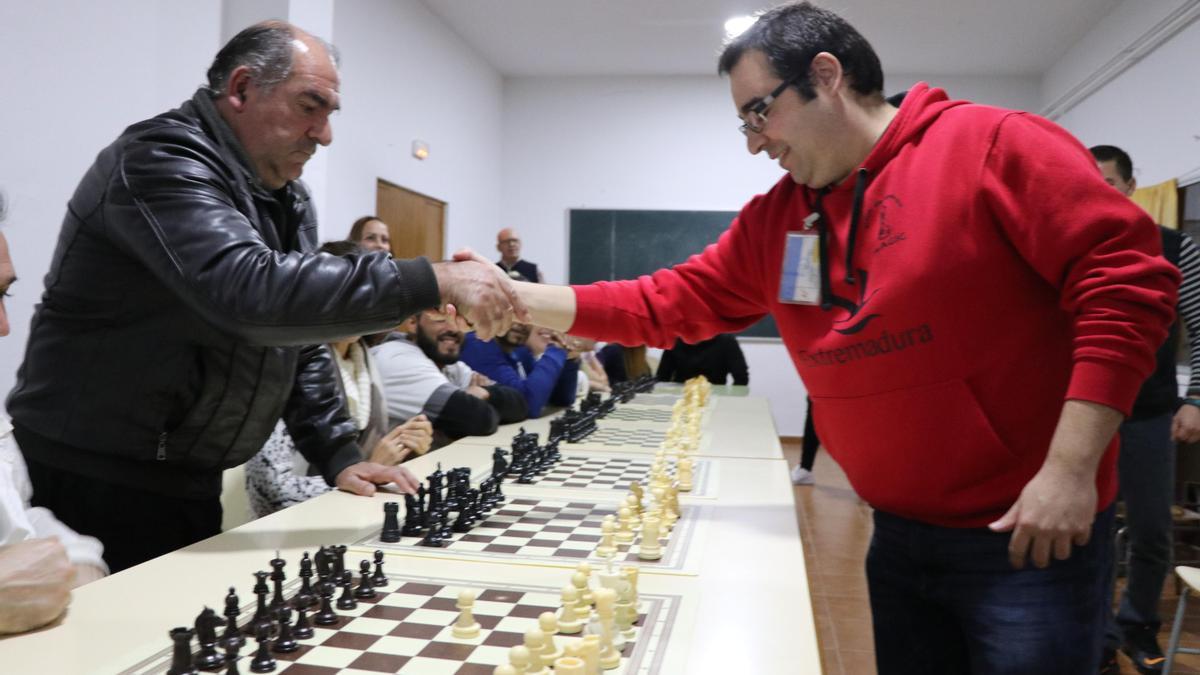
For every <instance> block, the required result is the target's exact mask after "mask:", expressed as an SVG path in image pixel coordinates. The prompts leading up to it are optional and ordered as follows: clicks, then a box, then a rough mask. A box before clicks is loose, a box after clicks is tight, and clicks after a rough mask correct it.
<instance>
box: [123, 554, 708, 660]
mask: <svg viewBox="0 0 1200 675" xmlns="http://www.w3.org/2000/svg"><path fill="white" fill-rule="evenodd" d="M388 582H389V583H388V584H387V585H386V586H383V587H380V588H377V589H376V593H377V595H376V597H375V598H373V599H367V600H359V601H358V606H357V607H356V608H354V609H349V610H346V609H339V610H336V612H337V614H338V622H337V624H335V625H332V626H314V627H313V628H314V633H315V634H314V635H313V637H312V638H310V639H308V640H301V641H300V645H301V646H300V649H299V650H298V651H295V652H292V653H291V654H274V653H273V654H272V656H274V657H275V659H276V661H277V662H278V666H277V668H276V670H275V671H273V672H276V673H286V674H287V675H334V674H335V673H350V674H354V675H365V674H367V673H381V672H382V673H405V674H409V673H414V674H417V675H491V673H492V671H493V670H494V669H495V667H496V666H497V665H500V664H502V663H508V650H509V648H510V647H513V646H516V645H519V644H524V637H525V631H527V630H529V629H530V628H537V627H538V622H537V619H538V616H539V615H541V613H542V612H548V611H556V610H558V609H559V607H560V606H561V602H560V597H561V596H560V588H554V587H543V586H528V585H519V584H504V585H498V584H491V585H489V584H486V583H479V582H472V581H462V580H455V579H441V578H432V577H420V576H414V575H395V574H389V575H388ZM639 585H642V584H639ZM286 588H287V589H288V592H289V593H294V592H295V591H296V590H297V589H298V588H299V582H298V581H297V580H294V579H293V580H292V582H291V583H289V584H287V585H286ZM465 588H469V589H473V590H475V592H476V600H475V607H474V616H475V620H476V621H477V622H479V624H480V626H481V630H480V634H479V636H478V637H475V638H472V639H469V640H465V639H461V638H456V637H454V636H453V635H452V634H451V627H452V626H453V624H454V621H455V619H457V618H458V609H457V608H456V607H455V602H456V600H457V598H458V593H459V591H460V590H462V589H465ZM681 599H682V598H681V597H680V596H677V595H665V594H649V593H645V592H641V593H639V610H640V611H639V613H638V621H637V623H636V625H635V627H634V635H633V637H632V638H631V639H629V640H628V641H627V642H626V644H625V647H624V649H623V650H622V652H621V665H620V667H619V668H618V669H616V670H611V671H605V672H606V673H622V674H630V675H633V674H637V675H642V674H646V675H649V674H651V673H659V672H667V671H665V670H663V668H664V662H665V659H666V654H667V646H668V643H669V642H671V641H673V640H674V641H676V642H683V643H685V644H686V636H681V635H680V633H682V632H683V631H680V630H676V629H677V628H678V627H680V626H686V622H684V623H683V624H681V623H680V621H681V620H682V619H684V618H685V617H684V616H683V615H682V614H681V613H680V602H681ZM242 612H243V616H242V620H243V621H245V622H248V621H249V620H250V618H251V617H252V616H253V614H254V603H250V604H248V605H246V606H245V607H243V608H242ZM582 635H583V634H582V633H580V634H577V635H564V634H561V633H560V634H558V635H556V636H555V637H554V641H555V644H556V645H557V646H558V648H559V649H561V648H563V647H564V646H565V645H567V644H571V643H577V642H580V641H581V639H582ZM163 641H164V642H169V641H168V640H167V631H166V630H163ZM193 644H194V643H193ZM255 647H256V644H255V642H254V640H253V639H251V640H250V641H249V642H248V644H247V645H246V646H245V647H243V648H242V651H241V657H242V658H241V659H240V660H239V662H238V667H239V670H240V671H241V672H243V673H249V672H250V659H251V658H252V656H253V654H254V649H255ZM170 665H171V648H170V647H169V646H168V647H167V648H165V649H163V650H162V651H160V652H158V653H156V654H154V655H153V656H151V657H149V658H146V659H144V660H143V661H141V662H139V663H137V664H135V665H134V666H133V667H131V668H129V669H127V670H124V671H121V673H120V675H149V674H151V673H153V674H156V675H160V674H162V673H166V672H167V670H168V668H170Z"/></svg>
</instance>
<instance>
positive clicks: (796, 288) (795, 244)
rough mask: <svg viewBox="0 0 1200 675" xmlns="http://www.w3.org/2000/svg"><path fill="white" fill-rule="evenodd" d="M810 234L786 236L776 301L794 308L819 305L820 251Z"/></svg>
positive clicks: (793, 233)
mask: <svg viewBox="0 0 1200 675" xmlns="http://www.w3.org/2000/svg"><path fill="white" fill-rule="evenodd" d="M818 242H819V237H818V236H817V235H816V234H814V233H809V232H788V235H787V245H786V246H785V247H784V250H783V274H782V275H780V278H779V301H780V302H786V303H789V304H793V305H819V304H820V303H821V247H820V246H819V244H818Z"/></svg>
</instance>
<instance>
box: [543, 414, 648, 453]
mask: <svg viewBox="0 0 1200 675" xmlns="http://www.w3.org/2000/svg"><path fill="white" fill-rule="evenodd" d="M666 437H667V436H666V432H665V431H663V430H660V429H649V428H646V427H628V426H612V425H608V426H606V425H604V423H603V421H601V423H600V425H599V428H598V429H596V430H595V431H594V432H592V433H590V434H588V435H587V436H586V437H585V438H583V439H581V440H580V441H579V442H578V443H563V444H561V446H560V447H561V448H570V447H573V446H590V447H605V448H614V449H616V448H626V449H638V450H651V451H657V450H658V449H659V447H660V446H661V445H662V442H663V441H664V440H666Z"/></svg>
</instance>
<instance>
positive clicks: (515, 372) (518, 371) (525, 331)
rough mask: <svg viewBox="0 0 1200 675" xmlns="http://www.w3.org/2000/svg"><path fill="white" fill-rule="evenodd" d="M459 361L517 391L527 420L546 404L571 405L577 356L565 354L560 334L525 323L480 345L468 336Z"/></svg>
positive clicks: (571, 353) (477, 340) (564, 343)
mask: <svg viewBox="0 0 1200 675" xmlns="http://www.w3.org/2000/svg"><path fill="white" fill-rule="evenodd" d="M462 360H463V361H465V362H466V363H467V365H469V366H471V368H473V369H475V370H476V371H477V372H480V373H483V374H484V375H487V376H488V377H490V378H492V379H493V380H495V381H496V382H498V383H500V384H503V385H506V386H509V387H512V388H514V389H516V390H517V391H519V392H521V395H522V396H524V397H525V403H526V405H528V407H529V416H530V417H539V416H541V414H542V409H543V408H544V407H545V406H546V404H547V403H550V404H552V405H558V406H568V405H571V404H572V403H574V402H575V380H576V376H577V375H578V373H579V355H578V354H576V353H575V352H573V351H568V349H567V347H566V342H565V338H564V337H563V336H562V335H561V334H560V333H556V332H554V331H551V330H546V329H543V328H534V327H531V326H529V325H526V324H516V323H514V324H513V325H512V328H509V329H508V332H507V333H505V334H504V335H502V336H500V337H497V338H495V339H493V340H488V341H487V342H484V341H482V340H479V339H478V338H476V337H475V334H474V333H468V334H467V337H466V341H465V342H464V343H463V347H462Z"/></svg>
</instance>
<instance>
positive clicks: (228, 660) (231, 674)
mask: <svg viewBox="0 0 1200 675" xmlns="http://www.w3.org/2000/svg"><path fill="white" fill-rule="evenodd" d="M239 637H240V636H239ZM241 648H242V645H241V644H240V643H238V644H235V643H226V644H225V675H241V671H239V670H238V659H240V658H242V657H240V656H238V651H239V650H240V649H241Z"/></svg>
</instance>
